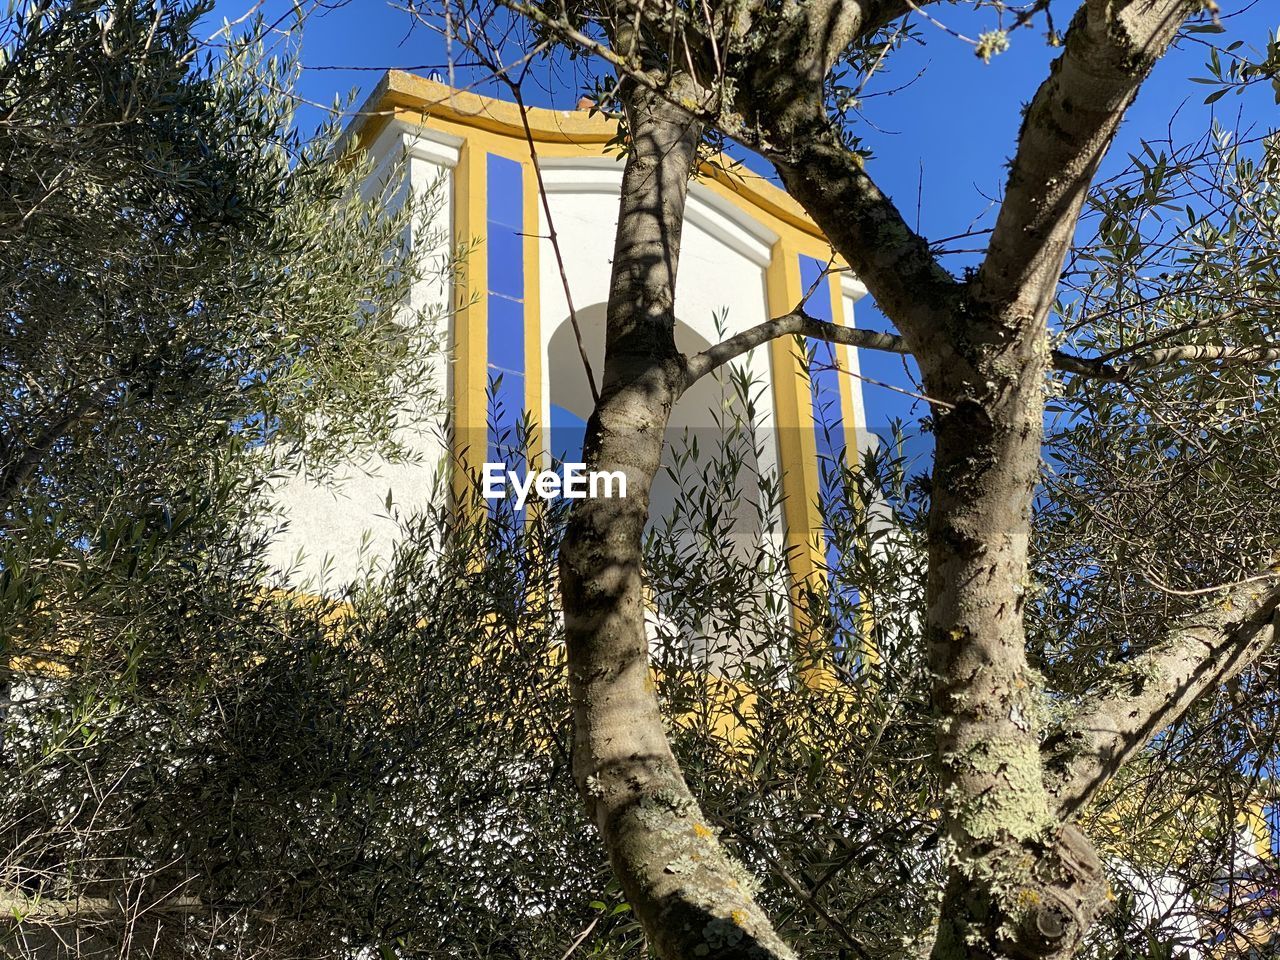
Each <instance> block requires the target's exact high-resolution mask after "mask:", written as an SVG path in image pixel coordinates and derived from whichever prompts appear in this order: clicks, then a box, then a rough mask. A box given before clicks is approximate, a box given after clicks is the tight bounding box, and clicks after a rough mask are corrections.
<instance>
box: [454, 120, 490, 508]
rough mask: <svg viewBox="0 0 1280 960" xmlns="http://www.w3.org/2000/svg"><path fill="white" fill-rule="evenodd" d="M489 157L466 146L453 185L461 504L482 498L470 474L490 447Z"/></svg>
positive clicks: (456, 406) (456, 480) (456, 482)
mask: <svg viewBox="0 0 1280 960" xmlns="http://www.w3.org/2000/svg"><path fill="white" fill-rule="evenodd" d="M486 162H487V157H486V153H485V150H484V149H483V146H482V145H481V144H477V143H472V142H470V141H468V142H467V143H465V144H463V146H462V150H461V155H460V156H459V158H458V165H457V167H456V168H455V169H454V181H453V231H454V232H453V235H454V237H455V238H456V242H457V243H458V244H459V245H461V246H462V247H464V248H465V254H466V255H465V257H464V259H463V267H462V273H461V277H460V279H461V284H460V289H459V296H458V311H457V314H456V315H455V317H454V321H453V323H454V327H453V329H454V336H453V395H454V421H453V468H454V473H453V494H454V498H455V500H456V501H457V502H459V503H462V502H466V501H469V500H470V499H471V498H474V497H477V496H478V494H479V491H478V490H477V489H474V488H473V486H472V484H471V482H470V479H469V477H468V474H469V473H470V472H473V471H474V472H475V473H476V474H477V475H478V473H479V470H480V465H481V464H482V463H483V462H484V458H485V454H486V450H485V446H486V443H487V439H488V438H487V425H488V403H487V385H488V383H487V382H488V378H487V371H486V369H485V362H486V359H487V357H488V354H489V351H488V339H489V336H488V335H489V329H488V325H489V309H488V306H489V304H488V299H489V298H488V295H487V294H488V289H489V263H488V260H489V258H488V250H487V248H486V247H485V245H484V244H483V243H477V242H476V240H477V239H478V238H482V237H483V236H484V234H485V200H486V196H485V191H486V188H487V184H486V179H487V171H486V169H485V166H486Z"/></svg>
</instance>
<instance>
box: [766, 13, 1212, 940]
mask: <svg viewBox="0 0 1280 960" xmlns="http://www.w3.org/2000/svg"><path fill="white" fill-rule="evenodd" d="M1191 11H1192V5H1191V3H1189V2H1184V0H1133V2H1130V3H1127V4H1126V3H1104V2H1093V0H1089V2H1087V3H1085V4H1084V5H1083V6H1082V7H1081V8H1080V10H1079V12H1078V13H1077V15H1076V17H1075V19H1074V20H1073V23H1072V26H1071V28H1070V30H1069V31H1068V36H1067V40H1066V48H1065V51H1064V53H1063V55H1062V56H1061V57H1060V58H1059V59H1058V60H1057V61H1056V62H1055V64H1054V66H1053V68H1052V71H1051V74H1050V76H1049V78H1048V79H1047V80H1046V81H1045V82H1044V84H1042V86H1041V88H1040V90H1039V91H1038V92H1037V94H1036V96H1035V98H1034V100H1033V101H1032V104H1031V106H1030V108H1029V109H1028V112H1027V116H1026V119H1025V121H1024V124H1023V128H1022V132H1021V134H1020V138H1019V146H1018V151H1017V154H1016V156H1015V159H1014V162H1013V165H1012V168H1011V172H1010V179H1009V184H1008V187H1007V190H1006V199H1005V202H1004V204H1003V205H1002V207H1001V211H1000V214H999V217H998V219H997V223H996V227H995V230H994V233H993V235H992V239H991V243H990V246H989V249H988V254H987V257H986V258H985V260H984V263H983V265H982V267H981V268H980V270H979V271H978V273H977V276H976V277H975V278H974V279H973V280H971V281H968V282H963V283H962V282H960V281H958V280H956V279H955V278H953V277H951V276H950V275H949V274H948V273H946V271H944V270H943V269H942V268H941V266H940V265H939V264H938V262H937V260H936V259H935V258H934V257H933V255H932V254H931V252H930V250H929V246H928V243H927V242H926V241H925V240H924V238H922V237H920V236H919V235H917V234H916V233H915V232H914V231H912V230H911V229H910V228H909V227H908V226H907V224H906V222H905V221H904V219H903V218H902V216H901V215H900V213H899V212H898V210H897V209H896V208H895V207H894V206H893V204H892V202H891V201H890V200H889V199H888V198H887V197H885V196H884V195H883V194H882V193H881V192H880V191H879V189H878V188H877V187H876V185H875V184H874V182H873V181H872V180H871V178H870V177H869V176H868V174H867V172H866V171H865V170H864V168H863V165H862V163H861V160H860V159H859V158H857V157H856V156H854V155H853V154H851V153H850V152H849V151H848V150H847V149H845V148H844V146H843V144H841V143H840V142H839V140H838V138H837V137H836V135H835V134H834V132H833V131H832V130H831V129H830V127H829V125H828V123H827V121H826V117H825V112H824V110H823V109H822V104H821V101H820V99H819V98H818V97H816V96H814V95H812V94H810V96H809V100H808V103H807V105H802V106H801V107H797V106H796V105H795V104H788V105H787V106H786V107H779V106H776V105H775V103H774V102H773V101H771V100H770V99H768V98H766V97H759V96H754V97H753V96H752V94H751V92H750V90H749V89H748V90H747V91H746V92H744V94H743V97H744V99H748V98H749V99H750V102H749V103H748V104H747V106H746V110H747V111H749V117H750V119H752V120H754V122H756V123H758V124H759V125H760V126H761V127H762V128H763V130H764V131H765V133H764V140H766V141H767V142H768V143H769V144H770V149H769V151H768V152H769V156H770V159H772V160H773V161H774V163H775V164H776V165H777V167H778V169H779V171H780V173H781V174H782V177H783V180H784V182H785V183H786V185H787V187H788V189H789V190H790V192H791V193H792V195H793V196H795V197H796V198H797V199H798V200H799V201H800V202H801V203H802V204H803V205H804V207H805V208H806V210H808V211H809V213H810V214H811V215H812V216H813V217H814V219H815V220H816V221H817V222H818V224H819V225H820V226H821V227H822V228H823V230H824V231H825V232H826V234H827V236H828V237H829V239H830V240H831V241H832V243H833V245H834V246H835V247H836V249H837V250H838V251H839V252H840V253H841V254H842V255H843V256H844V257H845V258H846V259H847V260H848V262H849V263H850V265H851V266H852V267H853V268H854V270H855V271H856V272H857V273H858V275H859V277H860V278H861V279H862V280H863V282H864V283H866V284H867V287H868V288H869V290H870V291H871V293H872V294H873V295H874V296H875V298H876V300H877V302H878V303H879V305H880V306H881V308H882V309H883V310H884V311H885V313H886V314H887V315H888V316H889V317H890V318H891V319H892V320H893V321H894V323H895V324H896V325H897V327H898V329H899V330H900V331H901V332H902V335H903V339H904V340H905V342H906V345H907V346H908V347H909V348H910V350H911V352H912V353H913V354H914V355H915V357H916V359H917V360H918V361H919V363H920V366H921V370H922V373H923V375H924V382H925V388H926V391H927V393H928V394H929V395H930V396H932V397H935V398H938V399H940V400H943V401H945V403H946V404H947V405H948V406H947V407H946V408H942V407H941V405H939V407H938V409H936V410H935V413H936V420H935V437H936V449H935V461H934V471H933V501H932V512H931V516H930V529H929V575H928V583H927V589H926V594H927V604H928V610H927V614H926V638H925V640H926V645H927V648H928V653H929V659H930V664H931V667H932V671H933V673H934V676H935V689H934V693H933V700H934V710H935V715H936V717H937V724H938V726H937V737H936V740H937V748H936V749H937V757H938V760H939V763H940V765H941V769H942V774H943V783H944V786H945V788H946V791H947V799H946V809H945V823H946V828H947V831H948V834H949V836H950V838H951V840H952V842H953V844H954V850H955V860H954V863H953V866H952V871H951V879H950V881H949V883H948V888H947V891H946V894H945V897H944V903H943V914H942V922H941V925H940V928H939V934H938V938H937V941H936V943H935V946H934V950H933V956H934V957H935V958H936V960H954V958H962V957H963V958H997V957H1018V958H1023V957H1026V958H1065V957H1068V956H1070V955H1071V954H1072V953H1073V952H1074V951H1075V948H1076V946H1077V945H1078V944H1079V942H1080V939H1081V938H1082V937H1083V935H1084V933H1085V932H1086V931H1087V929H1088V927H1089V926H1090V924H1091V923H1092V922H1093V919H1094V917H1095V916H1096V914H1097V912H1098V911H1099V909H1100V905H1101V903H1102V901H1103V894H1104V892H1105V888H1104V881H1103V876H1102V870H1101V866H1100V864H1099V861H1098V858H1097V856H1096V854H1095V853H1094V852H1093V850H1092V849H1091V847H1090V845H1089V843H1088V841H1087V840H1086V839H1085V838H1084V837H1083V836H1082V835H1081V834H1080V833H1079V832H1078V831H1076V830H1075V829H1074V828H1072V827H1070V826H1069V825H1067V824H1065V823H1064V821H1063V819H1062V817H1061V816H1060V814H1059V810H1058V807H1057V805H1056V804H1055V803H1054V802H1053V801H1052V800H1051V797H1050V794H1049V791H1048V789H1047V788H1046V783H1045V769H1044V762H1043V760H1042V757H1041V750H1040V739H1041V732H1040V729H1039V721H1038V719H1037V718H1038V716H1039V712H1040V711H1039V703H1038V697H1039V695H1040V691H1039V683H1038V681H1037V678H1036V677H1035V676H1034V675H1033V673H1032V671H1031V670H1030V669H1029V667H1028V664H1027V661H1026V655H1025V646H1024V645H1025V638H1024V634H1023V606H1022V605H1023V595H1024V590H1025V583H1026V575H1027V547H1028V541H1029V534H1030V519H1031V500H1032V492H1033V489H1034V486H1035V483H1036V481H1037V478H1038V474H1039V464H1040V445H1041V442H1042V439H1043V436H1042V433H1043V428H1042V415H1043V411H1042V400H1041V394H1042V389H1043V378H1044V374H1045V372H1046V370H1047V369H1048V367H1049V366H1050V365H1051V363H1053V360H1052V359H1051V356H1050V351H1049V345H1048V337H1047V333H1046V327H1045V318H1046V315H1047V312H1048V309H1049V306H1050V304H1051V302H1052V300H1053V296H1054V293H1055V291H1056V288H1057V279H1058V273H1059V271H1060V270H1061V266H1062V262H1063V258H1064V256H1065V253H1066V250H1067V247H1068V245H1069V243H1070V241H1071V237H1072V234H1073V231H1074V229H1075V224H1076V220H1077V218H1078V216H1079V211H1080V207H1081V204H1082V203H1083V199H1084V196H1085V194H1086V192H1087V190H1088V187H1089V183H1090V182H1091V180H1092V178H1093V175H1094V172H1095V171H1096V169H1097V165H1098V163H1099V162H1100V160H1101V158H1102V156H1103V155H1104V153H1105V151H1106V148H1107V147H1108V146H1109V144H1110V141H1111V138H1112V136H1113V135H1114V133H1115V130H1116V128H1117V127H1118V125H1119V123H1120V121H1121V119H1122V118H1123V115H1124V111H1125V109H1126V108H1127V107H1128V105H1129V104H1130V103H1131V102H1132V100H1133V97H1134V95H1135V94H1136V91H1137V89H1138V87H1139V85H1140V84H1141V82H1142V81H1143V79H1145V77H1146V75H1147V73H1148V71H1149V69H1150V67H1151V65H1152V64H1153V63H1154V62H1155V60H1156V59H1157V58H1158V57H1159V56H1160V55H1161V54H1162V53H1163V51H1164V49H1165V48H1166V47H1167V45H1168V43H1169V42H1170V40H1171V39H1172V37H1173V36H1174V34H1175V32H1176V30H1177V28H1178V26H1179V25H1180V24H1181V22H1182V20H1183V18H1184V17H1185V16H1186V15H1188V14H1189V13H1190V12H1191Z"/></svg>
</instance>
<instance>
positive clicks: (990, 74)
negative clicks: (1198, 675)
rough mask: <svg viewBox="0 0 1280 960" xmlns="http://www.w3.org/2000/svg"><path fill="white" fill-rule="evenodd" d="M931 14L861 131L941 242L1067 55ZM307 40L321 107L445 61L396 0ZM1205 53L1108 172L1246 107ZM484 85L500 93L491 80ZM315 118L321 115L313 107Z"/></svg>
mask: <svg viewBox="0 0 1280 960" xmlns="http://www.w3.org/2000/svg"><path fill="white" fill-rule="evenodd" d="M1076 5H1077V0H1055V2H1053V3H1052V4H1051V6H1050V10H1051V12H1052V13H1053V14H1054V17H1055V21H1056V25H1057V26H1058V29H1060V30H1061V29H1065V26H1066V24H1067V22H1068V21H1069V20H1070V17H1071V13H1072V11H1073V10H1074V9H1075V7H1076ZM248 8H249V2H248V0H219V2H218V4H217V7H216V10H215V14H214V16H213V18H211V19H210V28H209V32H212V31H213V30H214V29H216V25H217V22H218V20H220V18H222V17H229V18H232V19H234V18H237V17H239V16H241V15H242V14H243V13H244V12H245V11H246V10H247V9H248ZM292 8H293V4H292V3H290V2H281V0H267V2H265V3H263V5H262V7H261V9H262V12H263V13H264V14H265V15H266V17H267V19H268V21H273V20H275V19H276V18H279V17H286V22H287V14H288V11H290V10H291V9H292ZM1222 8H1223V14H1224V20H1223V23H1224V26H1225V27H1226V29H1227V33H1226V34H1225V35H1222V36H1203V37H1202V38H1201V39H1202V40H1205V41H1212V42H1214V43H1215V44H1217V45H1220V46H1225V45H1226V44H1227V43H1229V42H1231V41H1232V40H1235V39H1241V40H1244V41H1245V42H1246V44H1250V45H1252V46H1255V47H1265V45H1266V40H1267V34H1268V31H1269V30H1274V29H1275V28H1276V27H1277V26H1278V25H1280V10H1276V9H1275V4H1274V3H1273V2H1271V0H1254V2H1252V3H1250V2H1249V0H1222ZM930 10H931V11H933V15H934V16H936V17H937V18H938V19H939V20H940V21H941V22H942V24H943V25H944V26H945V29H944V26H938V25H935V24H933V23H930V22H928V21H924V20H921V21H920V22H919V25H918V30H919V33H920V35H921V37H922V38H923V39H924V40H925V41H926V42H925V43H924V44H922V45H916V44H910V45H908V46H906V47H905V48H903V49H902V50H900V51H898V52H896V53H895V54H893V55H892V56H891V57H890V58H888V60H887V69H886V70H884V71H882V72H881V73H879V74H878V75H877V76H876V77H875V78H873V80H872V81H871V82H870V83H869V84H868V85H867V87H866V89H865V90H864V96H865V98H866V99H865V107H864V116H865V119H866V123H865V125H864V127H863V129H862V134H863V136H864V142H865V144H866V145H867V146H868V147H870V148H871V149H872V151H873V152H874V157H873V159H872V160H871V162H870V164H869V170H870V172H871V173H872V175H873V176H874V177H875V178H876V180H877V181H878V182H879V184H880V186H881V187H882V188H883V189H884V190H885V191H886V192H887V193H888V194H889V195H890V196H891V197H893V198H894V200H895V201H896V202H897V203H898V205H899V206H900V208H901V209H902V210H903V213H904V215H905V216H906V217H907V219H908V221H909V222H911V223H912V224H915V223H916V222H917V220H918V223H919V227H920V229H921V231H922V232H923V233H924V235H925V236H927V237H929V238H931V239H939V238H943V237H948V236H953V235H956V234H960V233H963V232H965V231H966V230H969V229H972V228H973V227H974V226H979V227H981V226H990V223H991V221H992V218H993V210H994V208H993V205H992V202H991V201H992V198H996V197H998V196H999V195H1000V191H1001V189H1002V186H1003V182H1004V177H1005V165H1006V163H1007V161H1008V159H1009V157H1010V156H1011V155H1012V153H1013V149H1014V145H1015V141H1016V136H1017V131H1018V125H1019V123H1020V120H1021V107H1022V105H1023V104H1025V103H1026V102H1027V101H1028V100H1030V98H1031V96H1032V94H1033V93H1034V92H1035V89H1036V87H1037V86H1038V85H1039V83H1040V82H1041V81H1042V80H1043V79H1044V77H1045V76H1046V74H1047V71H1048V65H1049V63H1050V61H1051V60H1052V59H1053V58H1054V56H1056V54H1057V53H1058V51H1057V50H1055V49H1053V48H1051V47H1050V46H1049V45H1048V44H1047V43H1046V42H1045V40H1044V30H1043V21H1039V20H1038V21H1037V23H1036V26H1035V27H1034V28H1033V29H1022V30H1019V31H1017V32H1016V33H1014V34H1013V35H1012V36H1011V46H1010V49H1009V50H1008V51H1007V52H1005V53H1002V54H1000V55H998V56H996V57H994V58H993V59H992V60H991V61H990V63H984V62H983V61H982V60H981V59H979V58H978V57H977V56H975V55H974V53H973V47H972V46H971V45H970V44H968V43H966V42H964V41H963V40H960V39H957V38H956V37H955V36H953V35H952V33H953V32H954V33H958V34H963V35H965V36H967V37H976V36H978V34H980V33H982V32H985V31H988V30H991V29H993V28H995V27H996V26H997V25H998V18H997V14H996V12H995V11H994V10H992V9H990V8H988V9H982V10H975V9H974V8H973V7H972V6H971V5H969V4H964V5H961V6H952V5H949V4H939V5H938V6H937V7H933V8H930ZM949 31H950V32H949ZM302 35H303V41H302V60H303V65H304V68H305V69H304V74H303V77H302V82H301V86H300V90H299V93H300V95H301V96H303V97H304V98H306V99H307V100H309V101H313V102H316V103H320V104H329V103H332V102H333V99H334V96H335V95H343V94H346V93H347V92H349V91H351V90H353V89H355V88H359V89H360V90H361V91H362V95H363V93H367V92H368V91H369V90H370V89H372V87H373V86H374V85H375V84H376V83H377V82H378V79H379V77H380V76H381V71H382V70H383V69H385V68H388V67H398V68H402V69H417V70H419V72H422V73H427V74H429V73H431V72H433V69H434V70H439V69H440V67H441V65H442V64H444V63H445V62H446V59H447V56H446V50H445V46H444V43H443V41H442V39H441V38H440V36H439V35H438V34H437V33H433V32H432V31H430V30H429V29H427V28H424V27H422V26H420V25H419V26H414V25H413V24H412V21H411V20H410V18H409V16H408V14H406V13H405V12H404V11H403V10H401V9H397V7H396V6H393V5H392V4H391V3H388V2H386V0H349V2H346V3H338V4H334V3H332V2H330V3H329V8H328V9H318V10H317V11H316V12H315V13H313V14H312V15H311V16H310V17H309V18H308V20H307V22H306V25H305V28H304V30H303V34H302ZM1241 52H1244V51H1241ZM1207 56H1208V50H1207V48H1206V47H1205V46H1204V45H1202V44H1201V43H1197V42H1194V41H1190V40H1188V41H1184V42H1182V43H1181V44H1180V45H1179V46H1178V47H1177V48H1176V49H1174V50H1173V51H1172V52H1171V53H1170V54H1169V55H1168V56H1166V57H1165V58H1164V59H1163V60H1162V61H1161V62H1160V63H1159V64H1158V65H1157V67H1156V69H1155V72H1154V73H1153V75H1152V77H1151V78H1150V79H1149V80H1148V82H1147V83H1146V85H1145V87H1144V88H1143V91H1142V93H1141V95H1140V97H1139V99H1138V101H1137V103H1136V104H1135V105H1134V107H1133V109H1132V110H1131V111H1130V113H1129V116H1128V119H1127V120H1126V123H1125V125H1124V127H1123V128H1122V130H1121V133H1120V136H1119V138H1118V140H1117V143H1116V146H1115V147H1114V148H1113V149H1112V152H1111V154H1110V156H1109V158H1108V162H1107V164H1106V166H1105V167H1104V171H1103V172H1104V174H1105V173H1106V172H1107V171H1108V170H1111V171H1114V170H1116V169H1118V168H1120V167H1123V166H1124V165H1125V164H1126V162H1127V158H1126V153H1127V152H1128V151H1132V150H1135V149H1137V147H1138V145H1139V142H1140V140H1141V139H1143V138H1146V139H1157V138H1162V137H1164V136H1165V135H1166V131H1167V129H1168V128H1169V124H1170V118H1171V117H1174V116H1175V114H1176V116H1177V120H1176V124H1175V130H1176V131H1177V132H1180V133H1181V134H1182V135H1183V136H1185V137H1187V138H1194V137H1195V136H1197V135H1198V134H1200V133H1202V132H1203V131H1204V129H1205V128H1206V125H1207V124H1208V122H1209V118H1210V114H1211V112H1216V115H1218V116H1219V117H1222V118H1223V120H1224V122H1227V123H1230V124H1233V123H1234V121H1235V115H1236V112H1237V111H1238V110H1240V109H1241V107H1242V102H1241V101H1240V100H1238V99H1237V98H1236V97H1234V96H1229V97H1227V98H1225V99H1223V100H1221V101H1219V102H1218V103H1217V104H1216V105H1214V106H1213V107H1207V106H1205V105H1204V104H1203V100H1204V97H1205V95H1206V93H1207V92H1208V91H1209V90H1210V89H1212V88H1210V87H1206V86H1203V85H1200V84H1196V83H1193V82H1191V80H1190V78H1192V77H1195V76H1203V75H1204V74H1205V70H1204V69H1203V64H1204V62H1205V59H1206V58H1207ZM482 89H483V88H482ZM485 92H490V93H498V92H499V91H497V90H496V89H494V88H492V87H490V88H489V89H488V90H487V91H485ZM580 93H581V91H580V90H579V89H578V87H577V86H576V85H574V84H573V83H572V82H570V81H568V80H565V81H563V82H561V83H560V84H559V85H558V86H552V85H551V84H549V83H546V82H544V83H543V84H541V85H538V84H535V85H532V86H531V87H530V88H529V90H528V92H527V93H526V99H527V101H528V102H529V103H531V104H536V105H539V106H554V107H559V108H565V109H569V108H572V107H573V105H574V104H575V103H576V101H577V99H578V96H579V95H580ZM1244 107H1245V109H1246V110H1247V111H1248V114H1249V115H1252V116H1253V117H1254V118H1255V119H1257V120H1264V119H1266V118H1268V117H1269V116H1273V115H1274V110H1275V109H1276V108H1275V106H1274V105H1273V103H1272V99H1271V95H1270V91H1269V90H1261V89H1260V90H1258V91H1257V95H1256V96H1254V95H1251V96H1250V97H1248V98H1245V104H1244ZM1268 111H1270V113H1268ZM317 115H318V112H317V111H311V113H310V116H312V117H314V116H317ZM303 116H304V118H305V117H306V116H307V113H305V112H304V114H303ZM979 240H980V238H979ZM961 245H962V246H974V245H976V243H966V244H961ZM977 260H978V255H977V254H976V253H965V254H959V255H956V256H951V257H948V258H947V260H946V263H947V265H948V266H949V267H950V268H951V269H952V270H955V271H959V270H960V269H962V268H963V267H964V266H966V265H968V264H973V263H976V262H977ZM859 309H860V313H859V316H858V324H859V326H869V327H875V328H878V329H885V328H887V327H888V324H887V322H886V321H885V320H884V318H883V317H882V316H880V315H879V313H878V311H876V309H875V307H874V305H873V304H871V302H870V301H869V300H867V301H864V302H863V304H862V305H860V308H859ZM862 369H863V372H864V374H866V375H867V376H868V377H871V378H874V379H876V380H881V381H884V382H887V383H891V384H895V385H898V386H900V387H905V388H907V389H910V388H911V386H912V384H911V380H910V377H909V374H908V371H907V369H906V368H905V367H904V362H903V360H902V358H900V357H895V356H890V355H885V354H872V353H864V354H863V357H862ZM864 396H865V398H866V403H867V408H868V420H869V422H870V423H871V424H872V426H873V428H875V427H877V426H878V425H883V424H884V423H885V422H887V421H888V420H889V419H890V418H893V417H911V416H913V415H918V414H921V413H924V412H925V411H924V409H923V405H921V404H917V403H914V402H913V401H912V400H911V399H909V398H907V397H903V396H902V395H900V394H897V393H894V392H892V391H889V390H886V389H883V388H881V387H877V386H875V385H873V384H866V385H865V386H864Z"/></svg>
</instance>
